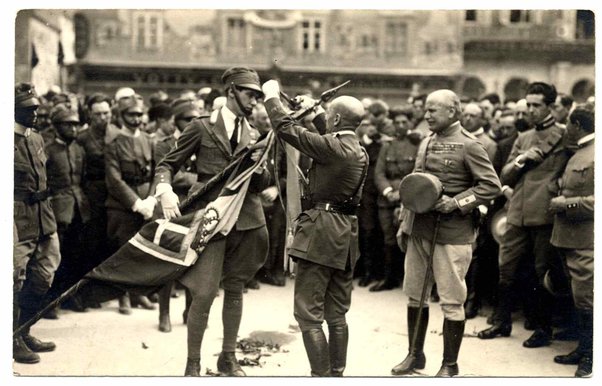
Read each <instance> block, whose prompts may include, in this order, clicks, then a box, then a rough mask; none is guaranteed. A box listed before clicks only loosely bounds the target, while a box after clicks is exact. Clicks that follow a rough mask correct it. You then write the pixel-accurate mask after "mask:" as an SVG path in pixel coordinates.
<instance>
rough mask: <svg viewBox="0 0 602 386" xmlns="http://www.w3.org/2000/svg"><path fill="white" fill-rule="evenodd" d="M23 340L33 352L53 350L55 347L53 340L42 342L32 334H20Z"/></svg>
mask: <svg viewBox="0 0 602 386" xmlns="http://www.w3.org/2000/svg"><path fill="white" fill-rule="evenodd" d="M21 337H22V338H23V342H25V344H26V345H27V347H29V348H30V349H31V351H33V352H49V351H54V350H55V349H56V344H54V342H42V341H41V340H39V339H38V338H36V337H35V336H33V335H30V334H29V333H28V334H22V335H21Z"/></svg>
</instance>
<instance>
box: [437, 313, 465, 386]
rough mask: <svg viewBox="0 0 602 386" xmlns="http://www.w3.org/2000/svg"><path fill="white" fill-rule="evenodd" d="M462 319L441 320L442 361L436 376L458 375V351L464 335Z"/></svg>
mask: <svg viewBox="0 0 602 386" xmlns="http://www.w3.org/2000/svg"><path fill="white" fill-rule="evenodd" d="M464 325H465V321H464V320H449V319H445V320H444V322H443V363H442V364H441V368H440V369H439V372H437V375H435V376H436V377H453V376H455V375H458V373H459V371H460V370H459V368H458V353H459V352H460V346H461V345H462V338H463V337H464Z"/></svg>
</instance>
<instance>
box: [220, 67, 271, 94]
mask: <svg viewBox="0 0 602 386" xmlns="http://www.w3.org/2000/svg"><path fill="white" fill-rule="evenodd" d="M222 83H223V84H224V85H226V86H229V85H230V84H231V83H234V85H236V86H238V87H244V88H248V89H251V90H255V91H257V92H259V93H262V94H263V92H262V91H261V83H260V82H259V75H257V72H256V71H255V70H253V69H252V68H248V67H231V68H229V69H227V70H226V71H224V74H223V75H222Z"/></svg>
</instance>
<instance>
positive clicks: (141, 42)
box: [16, 9, 594, 102]
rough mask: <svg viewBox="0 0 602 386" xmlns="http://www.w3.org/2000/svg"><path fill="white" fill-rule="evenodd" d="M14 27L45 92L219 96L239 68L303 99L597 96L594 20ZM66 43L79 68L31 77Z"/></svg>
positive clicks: (139, 16)
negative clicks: (229, 73) (225, 79)
mask: <svg viewBox="0 0 602 386" xmlns="http://www.w3.org/2000/svg"><path fill="white" fill-rule="evenodd" d="M40 15H41V16H40ZM44 17H46V18H49V19H52V20H56V21H55V22H53V23H50V26H45V27H44V28H46V29H49V31H50V32H51V33H50V36H55V37H54V38H53V39H50V38H48V39H47V41H45V43H44V44H42V43H40V41H39V40H40V38H39V35H41V34H40V33H38V30H40V29H43V27H42V26H40V25H39V24H43V23H39V22H38V21H39V20H40V19H41V18H42V19H43V18H44ZM24 24H27V26H25V25H24ZM52 26H58V27H52ZM16 28H17V31H16V38H17V39H16V40H17V49H16V54H17V55H16V57H17V59H16V73H17V75H18V76H17V79H20V78H26V77H27V76H28V75H29V76H30V77H31V80H33V81H34V83H36V81H38V83H40V79H43V80H44V81H43V82H41V84H40V85H39V86H38V87H40V88H41V89H42V92H43V91H44V88H45V87H47V85H48V87H49V85H50V84H53V82H54V84H60V82H62V84H64V85H66V86H67V87H68V89H69V90H71V91H80V92H84V93H90V92H93V91H105V92H108V93H111V92H113V91H114V90H116V89H117V88H118V87H122V86H129V87H133V88H135V89H136V90H137V91H138V92H140V93H141V94H143V95H148V94H150V93H151V92H153V91H155V90H157V89H164V90H165V91H167V92H168V93H173V94H175V93H179V92H181V91H182V90H185V89H191V90H194V91H196V90H198V89H199V88H200V87H202V86H209V87H216V88H219V87H221V82H220V79H219V77H220V75H221V73H222V72H223V71H224V70H225V69H226V68H228V67H230V66H235V65H248V66H252V67H254V68H256V69H257V70H258V71H259V73H260V76H261V77H262V78H264V79H267V77H279V78H282V79H285V86H286V89H287V92H289V93H293V94H294V93H295V92H300V91H303V90H311V91H318V90H324V89H326V88H329V87H332V86H334V85H336V84H339V83H342V82H344V81H346V80H351V81H352V83H351V84H350V86H348V87H347V88H346V93H349V94H351V95H355V96H358V97H364V96H372V97H381V98H384V99H386V100H388V101H391V102H399V101H402V100H405V99H406V98H407V97H408V96H410V95H412V94H417V93H420V92H428V91H431V90H433V89H437V88H451V89H454V90H455V91H458V92H459V93H461V94H464V95H468V96H473V97H477V96H478V95H480V94H482V93H483V92H485V91H487V92H492V91H495V92H498V93H500V95H502V96H506V97H508V98H510V99H516V97H517V96H519V95H520V92H521V91H522V90H523V89H524V87H525V85H526V84H528V83H529V82H531V81H534V80H543V81H549V82H552V83H555V84H556V85H557V86H558V88H559V90H561V91H565V92H568V93H573V94H574V96H575V97H576V98H577V99H578V100H579V99H583V98H587V96H589V95H591V94H593V91H594V90H593V82H594V33H593V31H594V20H593V13H591V12H589V11H578V10H561V11H556V10H523V11H513V10H498V11H492V10H467V11H459V10H453V11H452V10H448V11H440V10H439V11H417V10H409V11H405V10H302V11H301V10H299V11H297V10H236V9H228V10H160V9H155V10H143V9H135V10H134V9H120V10H68V11H37V10H33V11H21V12H20V13H19V17H18V18H17V27H16ZM69 28H70V32H66V31H65V29H69ZM24 36H27V38H26V39H24ZM64 36H73V37H74V38H73V39H72V43H71V47H73V49H72V51H73V54H72V56H73V57H74V60H73V61H69V62H63V63H62V64H60V65H59V64H58V63H57V65H55V66H54V67H53V68H52V69H50V70H46V68H47V67H52V66H50V64H47V65H44V66H43V68H44V70H40V71H39V70H38V69H41V67H38V66H39V65H40V63H38V65H37V66H36V67H34V68H33V70H31V69H30V70H29V71H28V69H27V66H28V65H30V64H31V58H32V49H33V48H32V47H35V50H36V54H37V56H38V57H42V56H43V57H44V58H53V57H56V55H58V52H56V55H55V56H53V55H54V54H55V53H54V52H52V47H58V43H57V44H55V41H59V40H60V39H63V40H65V38H64ZM26 40H27V42H26ZM42 47H44V48H43V49H44V54H43V55H41V54H40V52H39V51H40V50H41V49H42ZM63 47H64V45H63ZM56 50H58V48H56ZM63 50H64V48H63ZM46 51H48V52H46ZM48 60H50V61H51V59H48ZM55 67H56V68H55ZM63 67H66V68H67V70H68V71H66V73H64V74H63V73H62V72H61V71H60V70H61V69H62V68H63ZM36 68H38V69H36ZM57 68H58V70H57ZM38 72H43V73H44V74H45V78H42V77H40V75H39V74H38ZM61 74H63V75H61ZM38 83H36V85H37V84H38Z"/></svg>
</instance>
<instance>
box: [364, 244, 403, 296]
mask: <svg viewBox="0 0 602 386" xmlns="http://www.w3.org/2000/svg"><path fill="white" fill-rule="evenodd" d="M393 248H397V246H385V247H384V248H383V250H384V254H385V255H384V263H385V264H384V267H383V270H384V274H385V280H384V281H379V282H378V283H376V284H375V285H373V286H372V287H370V292H380V291H389V290H392V289H393V288H397V287H399V285H400V279H399V278H398V277H395V274H396V270H395V269H394V266H393V265H394V264H395V261H394V259H395V256H394V254H395V250H394V249H393Z"/></svg>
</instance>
